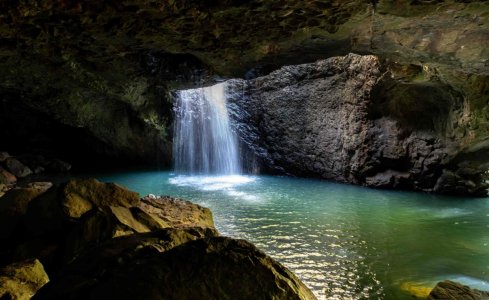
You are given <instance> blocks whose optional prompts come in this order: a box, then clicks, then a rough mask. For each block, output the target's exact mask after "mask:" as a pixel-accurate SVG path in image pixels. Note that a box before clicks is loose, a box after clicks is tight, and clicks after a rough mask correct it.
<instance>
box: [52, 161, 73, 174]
mask: <svg viewBox="0 0 489 300" xmlns="http://www.w3.org/2000/svg"><path fill="white" fill-rule="evenodd" d="M48 169H49V170H50V171H52V172H68V171H69V170H71V165H70V164H69V163H67V162H65V161H62V160H60V159H53V160H52V161H51V162H50V163H49V165H48Z"/></svg>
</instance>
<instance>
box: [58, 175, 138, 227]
mask: <svg viewBox="0 0 489 300" xmlns="http://www.w3.org/2000/svg"><path fill="white" fill-rule="evenodd" d="M60 193H61V196H60V199H61V205H62V207H63V211H64V213H65V214H66V216H68V217H71V218H79V217H80V216H82V215H83V214H84V213H86V212H87V211H89V210H90V209H92V208H93V207H94V206H98V207H103V206H122V207H126V208H129V207H133V206H137V205H138V204H139V194H138V193H135V192H132V191H129V190H127V189H125V188H123V187H120V186H118V185H117V184H114V183H102V182H99V181H98V180H96V179H74V180H70V181H69V182H68V183H67V184H66V185H65V186H64V187H63V188H61V191H60Z"/></svg>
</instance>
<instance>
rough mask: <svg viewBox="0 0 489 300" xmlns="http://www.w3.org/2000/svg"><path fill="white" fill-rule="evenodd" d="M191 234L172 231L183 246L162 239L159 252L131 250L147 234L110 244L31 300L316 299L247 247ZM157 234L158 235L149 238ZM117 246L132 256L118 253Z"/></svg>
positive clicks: (155, 248) (148, 248)
mask: <svg viewBox="0 0 489 300" xmlns="http://www.w3.org/2000/svg"><path fill="white" fill-rule="evenodd" d="M189 230H190V232H192V231H193V230H194V229H190V228H189V229H178V230H175V229H171V231H172V232H173V235H176V234H177V233H178V232H180V233H179V234H178V235H181V234H185V236H183V240H182V241H183V242H184V243H180V242H177V243H175V245H172V246H167V244H166V243H165V241H164V240H168V239H167V238H163V241H162V242H160V245H161V246H154V240H153V241H151V242H150V243H149V245H145V246H140V247H136V248H134V246H132V245H134V244H137V243H141V237H142V236H144V235H145V234H143V235H141V234H137V235H133V236H130V237H124V238H122V239H114V240H112V241H111V242H110V245H111V246H109V247H108V248H104V247H102V248H101V250H97V252H96V254H91V255H88V254H87V256H86V257H81V258H80V259H78V260H77V261H75V262H73V263H72V264H71V265H70V266H68V268H67V269H66V270H65V271H64V272H63V273H62V275H61V276H59V277H58V278H57V279H55V280H53V281H52V282H50V283H49V284H48V285H46V286H45V287H44V288H43V289H42V290H41V291H39V293H38V294H36V296H35V297H34V298H33V299H38V300H39V299H84V298H86V295H90V297H91V298H93V299H105V298H117V299H315V297H314V295H313V294H312V293H311V292H310V291H309V290H308V289H307V287H305V286H304V284H302V283H301V282H300V281H299V280H298V279H297V278H296V277H295V276H294V275H293V274H292V273H291V272H289V271H288V270H287V269H286V268H284V267H283V266H282V265H280V264H279V263H277V262H275V261H274V260H273V259H271V258H270V257H268V256H267V255H265V254H264V253H263V252H261V251H259V250H258V249H256V248H255V247H254V246H253V245H251V244H250V243H248V242H246V241H243V240H233V239H230V238H222V237H209V238H199V239H197V240H194V241H188V242H185V241H187V240H189V238H190V239H192V235H193V234H191V235H189V233H190V232H189ZM200 230H203V229H200ZM163 233H164V234H168V231H163ZM155 234H160V233H151V234H149V235H152V236H153V237H154V235H155ZM199 235H200V236H201V234H199ZM138 239H139V241H137V240H138ZM179 239H181V238H179ZM134 241H137V243H134ZM119 242H123V243H124V244H127V245H129V244H131V248H132V250H130V251H127V250H125V251H121V247H120V246H118V245H117V244H118V243H119ZM124 247H125V246H124ZM124 247H122V248H124ZM114 248H115V249H116V250H110V249H114ZM135 250H136V251H135ZM92 255H95V257H96V258H95V259H94V260H93V261H91V260H89V258H90V257H93V256H92ZM100 258H102V262H98V261H99V260H100ZM112 261H113V262H114V263H110V262H112ZM85 262H86V263H85ZM101 270H104V271H103V272H101Z"/></svg>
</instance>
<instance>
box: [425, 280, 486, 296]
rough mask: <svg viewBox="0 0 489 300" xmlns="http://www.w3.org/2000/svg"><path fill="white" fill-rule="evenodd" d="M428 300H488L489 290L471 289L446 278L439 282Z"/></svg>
mask: <svg viewBox="0 0 489 300" xmlns="http://www.w3.org/2000/svg"><path fill="white" fill-rule="evenodd" d="M427 299H428V300H487V299H489V292H487V291H479V290H476V289H471V288H470V287H468V286H466V285H462V284H460V283H457V282H453V281H450V280H445V281H442V282H439V283H438V284H437V285H436V286H435V288H433V290H432V291H431V293H430V294H429V296H428V298H427Z"/></svg>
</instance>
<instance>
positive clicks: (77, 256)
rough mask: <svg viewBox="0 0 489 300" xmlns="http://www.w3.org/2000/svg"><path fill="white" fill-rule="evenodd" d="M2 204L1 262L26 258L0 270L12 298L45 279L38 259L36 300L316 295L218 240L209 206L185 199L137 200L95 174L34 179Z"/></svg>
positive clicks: (265, 260) (0, 285)
mask: <svg viewBox="0 0 489 300" xmlns="http://www.w3.org/2000/svg"><path fill="white" fill-rule="evenodd" d="M0 200H2V201H4V202H1V201H0V204H1V205H0V226H1V227H2V230H3V231H2V235H1V236H0V243H1V244H2V249H1V251H2V253H1V254H2V255H1V256H0V257H1V259H2V261H1V262H0V263H1V264H3V265H5V264H7V263H10V262H12V261H24V260H25V259H31V260H29V261H27V262H23V263H18V264H14V265H9V266H8V267H7V268H6V269H5V270H6V271H5V272H4V273H5V274H6V275H5V276H4V275H3V273H1V272H0V293H3V294H1V295H8V296H5V297H10V298H9V299H11V298H13V299H30V297H31V296H32V295H33V294H34V293H35V292H36V291H37V289H39V288H40V287H41V286H42V285H43V284H45V283H46V282H47V280H48V279H47V275H46V273H44V269H43V267H42V265H41V263H40V261H41V262H42V263H43V265H44V266H45V268H46V271H47V274H49V277H50V278H51V280H52V281H51V284H49V285H48V286H46V288H44V289H42V290H40V291H39V292H38V293H36V295H35V296H34V299H67V298H69V299H87V298H97V299H100V298H110V299H112V298H114V297H116V298H122V299H160V298H161V299H163V298H164V299H196V298H203V299H216V298H219V299H221V298H226V299H227V298H233V299H315V297H314V295H313V294H312V293H311V291H310V290H309V289H308V288H307V287H306V286H304V284H302V283H301V282H300V281H299V280H298V279H297V278H296V277H295V276H294V275H293V274H292V273H291V272H289V271H288V270H287V269H286V268H284V267H283V266H282V265H280V264H279V263H277V262H275V261H274V260H273V259H271V258H270V257H268V256H267V255H265V254H264V253H263V252H261V251H259V250H258V249H256V248H255V247H254V246H253V245H252V244H250V243H248V242H246V241H242V240H233V239H231V238H224V237H219V233H218V232H217V230H216V229H215V228H214V222H213V220H212V214H211V212H210V210H209V209H207V208H203V207H200V206H198V205H196V204H193V203H191V202H188V201H184V200H181V199H174V198H171V197H161V196H159V197H157V196H154V195H149V196H146V197H144V198H142V199H139V196H138V194H137V193H134V192H132V191H129V190H127V189H124V188H122V187H120V186H118V185H115V184H111V183H101V182H98V181H97V180H95V179H74V180H71V181H69V182H67V183H64V184H61V185H56V186H51V185H49V184H46V183H35V184H31V185H30V186H29V187H26V188H15V189H12V190H10V191H9V192H8V193H7V194H6V195H5V196H4V197H2V198H0ZM34 258H38V259H39V260H37V259H34ZM41 271H42V272H41ZM41 275H44V277H43V276H41ZM20 285H23V286H20ZM2 299H3V298H2Z"/></svg>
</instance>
